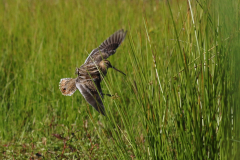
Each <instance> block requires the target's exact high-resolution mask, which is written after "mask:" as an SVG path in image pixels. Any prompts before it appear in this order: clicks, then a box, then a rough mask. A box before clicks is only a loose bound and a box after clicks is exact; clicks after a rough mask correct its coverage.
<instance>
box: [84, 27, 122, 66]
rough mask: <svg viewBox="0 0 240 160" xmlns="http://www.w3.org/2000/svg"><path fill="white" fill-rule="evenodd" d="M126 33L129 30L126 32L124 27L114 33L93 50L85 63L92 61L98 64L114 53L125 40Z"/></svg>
mask: <svg viewBox="0 0 240 160" xmlns="http://www.w3.org/2000/svg"><path fill="white" fill-rule="evenodd" d="M126 34H127V31H126V32H125V31H124V30H123V29H121V30H119V31H117V32H115V33H114V34H112V35H111V36H110V37H109V38H108V39H106V40H105V41H104V42H103V43H102V44H101V45H100V46H99V47H98V48H96V49H94V50H92V52H91V53H90V54H89V56H88V57H87V59H86V61H85V62H84V64H83V65H86V64H89V63H92V62H95V63H96V64H98V63H99V62H100V61H102V60H103V59H107V58H108V57H109V56H111V55H113V54H114V53H115V52H116V49H117V48H118V47H119V46H120V44H121V43H122V42H123V40H124V38H125V37H126Z"/></svg>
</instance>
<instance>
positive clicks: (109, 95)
mask: <svg viewBox="0 0 240 160" xmlns="http://www.w3.org/2000/svg"><path fill="white" fill-rule="evenodd" d="M103 95H106V96H108V97H112V96H114V95H111V94H105V93H103Z"/></svg>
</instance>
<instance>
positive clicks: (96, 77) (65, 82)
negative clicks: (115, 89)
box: [59, 29, 127, 115]
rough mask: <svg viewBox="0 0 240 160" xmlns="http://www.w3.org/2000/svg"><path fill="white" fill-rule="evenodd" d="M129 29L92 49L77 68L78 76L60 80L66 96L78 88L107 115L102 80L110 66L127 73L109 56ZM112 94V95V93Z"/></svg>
mask: <svg viewBox="0 0 240 160" xmlns="http://www.w3.org/2000/svg"><path fill="white" fill-rule="evenodd" d="M126 34H127V31H124V30H123V29H121V30H118V31H117V32H115V33H114V34H112V35H111V36H110V37H109V38H107V39H106V40H105V41H103V42H102V43H101V45H100V46H99V47H97V48H95V49H93V50H92V52H91V53H90V54H89V56H88V57H87V59H86V60H85V62H84V64H83V65H81V66H80V67H79V68H76V71H75V74H77V75H78V76H77V78H62V79H61V80H60V82H59V89H60V91H61V92H62V94H63V95H65V96H71V95H73V93H74V92H75V91H76V90H77V89H78V90H79V91H80V93H81V94H82V95H83V97H84V98H85V99H86V101H87V102H88V103H89V104H90V105H91V106H93V107H94V108H95V109H96V110H97V111H98V112H99V113H101V114H102V115H105V108H104V105H103V102H102V99H103V95H109V94H103V93H102V88H101V85H100V83H101V81H102V80H103V78H104V76H106V74H107V70H108V68H113V69H114V70H116V71H118V72H120V73H122V74H123V75H126V74H125V73H123V72H122V71H120V70H118V69H117V68H115V67H113V66H112V64H111V63H110V61H108V60H107V58H108V57H109V56H111V55H113V54H114V53H115V52H116V50H117V48H118V47H119V46H120V45H121V43H122V42H123V40H124V39H125V37H126ZM110 96H111V95H110Z"/></svg>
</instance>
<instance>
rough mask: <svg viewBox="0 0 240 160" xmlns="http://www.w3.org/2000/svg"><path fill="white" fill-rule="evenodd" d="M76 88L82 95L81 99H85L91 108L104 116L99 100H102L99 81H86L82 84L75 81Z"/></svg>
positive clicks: (101, 103)
mask: <svg viewBox="0 0 240 160" xmlns="http://www.w3.org/2000/svg"><path fill="white" fill-rule="evenodd" d="M76 86H77V88H78V90H79V91H80V92H81V94H82V95H83V97H84V98H85V99H86V101H87V102H88V103H89V104H90V105H91V106H93V107H94V108H95V109H96V110H97V111H98V112H99V113H101V114H103V115H105V109H104V105H103V102H102V99H101V98H103V96H102V89H101V86H100V81H96V82H95V81H92V80H88V81H84V83H82V82H81V80H79V79H77V81H76ZM95 86H96V87H97V88H96V87H95Z"/></svg>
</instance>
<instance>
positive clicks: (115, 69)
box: [112, 67, 126, 76]
mask: <svg viewBox="0 0 240 160" xmlns="http://www.w3.org/2000/svg"><path fill="white" fill-rule="evenodd" d="M112 68H113V69H115V70H116V71H118V72H120V73H122V74H123V75H124V76H126V74H125V73H123V72H122V71H120V70H118V69H117V68H115V67H112Z"/></svg>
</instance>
